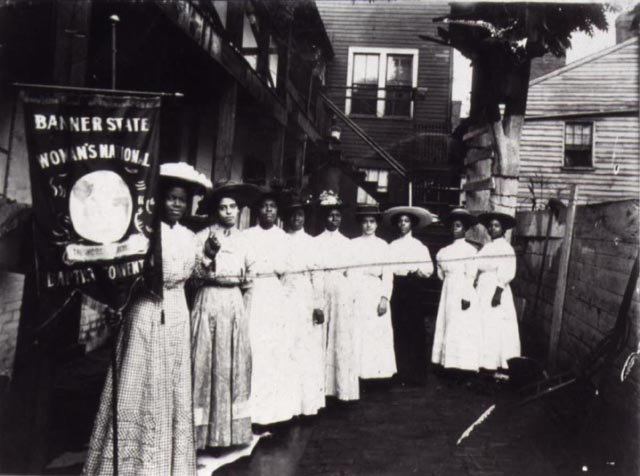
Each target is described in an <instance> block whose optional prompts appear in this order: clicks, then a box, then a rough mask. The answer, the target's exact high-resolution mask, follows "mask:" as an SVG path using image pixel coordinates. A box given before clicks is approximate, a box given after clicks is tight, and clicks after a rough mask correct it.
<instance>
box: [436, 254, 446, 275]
mask: <svg viewBox="0 0 640 476" xmlns="http://www.w3.org/2000/svg"><path fill="white" fill-rule="evenodd" d="M443 250H444V249H443ZM443 250H440V251H438V254H436V271H437V273H438V278H440V280H441V281H444V277H445V265H444V262H443V261H444V260H445V254H444V253H443Z"/></svg>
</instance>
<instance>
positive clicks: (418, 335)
mask: <svg viewBox="0 0 640 476" xmlns="http://www.w3.org/2000/svg"><path fill="white" fill-rule="evenodd" d="M382 219H383V223H384V224H385V225H387V226H389V227H393V228H395V229H396V230H397V232H398V234H399V235H400V236H399V238H397V239H396V240H394V241H392V242H391V244H390V245H389V258H390V259H389V260H390V261H391V262H392V263H393V265H392V267H391V269H392V270H393V274H394V278H393V293H392V295H391V317H392V323H393V338H394V347H395V353H396V363H397V366H398V379H399V380H400V382H401V384H412V385H424V384H425V383H426V378H427V365H428V364H429V359H428V356H427V342H426V341H427V337H426V323H425V319H426V316H425V309H424V307H423V305H422V302H421V300H420V296H421V295H422V294H424V292H425V287H424V280H425V279H426V278H428V277H429V276H431V274H432V273H433V263H432V261H431V253H430V252H429V248H427V247H426V246H425V245H424V244H422V242H421V241H420V240H418V239H416V238H414V237H413V233H412V230H415V229H418V228H421V227H424V226H427V225H428V224H429V223H431V222H432V221H433V217H432V216H431V214H430V213H429V212H428V211H427V210H425V209H424V208H420V207H393V208H390V209H389V210H386V211H385V212H384V213H383V215H382Z"/></svg>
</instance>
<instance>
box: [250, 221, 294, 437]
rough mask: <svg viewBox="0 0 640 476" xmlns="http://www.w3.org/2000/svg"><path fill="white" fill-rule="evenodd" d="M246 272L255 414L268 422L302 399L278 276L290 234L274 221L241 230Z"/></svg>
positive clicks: (291, 412)
mask: <svg viewBox="0 0 640 476" xmlns="http://www.w3.org/2000/svg"><path fill="white" fill-rule="evenodd" d="M242 234H243V240H244V241H243V244H244V246H245V247H246V252H247V277H248V279H250V280H252V285H251V287H250V288H249V291H248V292H247V294H246V295H245V304H246V312H247V315H248V316H249V339H250V342H251V355H252V373H251V399H250V401H251V420H252V422H253V423H258V424H261V425H268V424H271V423H277V422H281V421H286V420H289V419H290V418H292V417H293V416H294V415H296V413H297V410H298V408H299V406H300V405H299V402H300V383H299V374H298V372H297V368H296V365H295V363H294V362H293V361H292V359H291V350H292V348H293V345H294V338H295V334H294V329H295V325H294V319H293V318H292V316H291V312H290V307H289V306H288V305H287V300H286V297H285V291H284V287H283V286H282V283H281V281H280V278H279V276H280V275H282V274H283V273H284V272H285V270H286V266H287V259H286V256H287V242H288V239H287V235H286V233H285V232H284V231H283V230H282V229H280V228H278V227H276V226H273V227H271V228H270V229H268V230H265V229H263V228H261V227H260V226H254V227H252V228H249V229H248V230H245V231H244V232H243V233H242Z"/></svg>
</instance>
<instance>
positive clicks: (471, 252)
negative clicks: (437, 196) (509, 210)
mask: <svg viewBox="0 0 640 476" xmlns="http://www.w3.org/2000/svg"><path fill="white" fill-rule="evenodd" d="M446 223H447V225H448V226H449V228H450V230H451V234H452V235H453V240H454V241H453V243H452V244H450V245H449V246H445V247H444V248H442V249H441V250H440V251H438V254H437V255H436V266H437V271H438V277H439V278H440V279H442V280H443V281H444V282H443V284H442V294H441V295H440V304H439V306H438V318H437V321H436V330H435V334H434V338H433V349H432V352H431V361H432V362H433V363H434V364H439V365H442V367H444V368H445V369H459V370H468V371H476V372H477V371H478V370H479V368H480V345H481V343H482V342H481V336H482V321H481V317H480V315H479V314H478V312H477V299H476V292H475V288H474V287H473V283H474V281H475V279H476V274H477V272H478V265H477V262H476V255H477V254H478V252H477V250H476V249H475V248H474V246H473V245H471V244H470V243H469V242H467V241H466V240H465V233H466V231H467V230H468V229H469V227H470V226H473V225H475V224H476V223H477V218H476V217H474V216H473V215H472V214H471V213H469V212H468V211H467V210H465V209H463V208H457V209H455V210H453V211H452V212H451V213H450V214H449V216H448V217H447V220H446Z"/></svg>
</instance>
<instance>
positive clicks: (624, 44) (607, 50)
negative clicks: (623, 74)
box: [529, 37, 638, 86]
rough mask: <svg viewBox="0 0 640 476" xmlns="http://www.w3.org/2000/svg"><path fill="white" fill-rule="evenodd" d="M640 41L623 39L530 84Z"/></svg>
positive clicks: (540, 81)
mask: <svg viewBox="0 0 640 476" xmlns="http://www.w3.org/2000/svg"><path fill="white" fill-rule="evenodd" d="M637 41H638V37H633V38H629V39H628V40H626V41H623V42H622V43H618V44H617V45H613V46H611V47H609V48H605V49H603V50H600V51H597V52H595V53H593V54H592V55H589V56H585V57H584V58H581V59H579V60H577V61H574V62H573V63H569V64H568V65H566V66H563V67H562V68H558V69H556V70H553V71H551V72H550V73H547V74H545V75H542V76H540V77H538V78H536V79H534V80H533V81H531V82H530V83H529V86H534V85H536V84H539V83H542V82H544V81H546V80H547V79H551V78H554V77H556V76H559V75H561V74H563V73H566V72H567V71H571V70H572V69H575V68H577V67H579V66H582V65H583V64H586V63H590V62H592V61H595V60H597V59H599V58H602V57H603V56H606V55H608V54H611V53H614V52H616V51H618V50H621V49H622V48H625V47H627V46H629V45H631V44H632V43H634V42H637Z"/></svg>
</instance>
